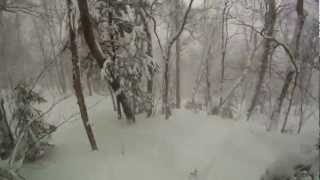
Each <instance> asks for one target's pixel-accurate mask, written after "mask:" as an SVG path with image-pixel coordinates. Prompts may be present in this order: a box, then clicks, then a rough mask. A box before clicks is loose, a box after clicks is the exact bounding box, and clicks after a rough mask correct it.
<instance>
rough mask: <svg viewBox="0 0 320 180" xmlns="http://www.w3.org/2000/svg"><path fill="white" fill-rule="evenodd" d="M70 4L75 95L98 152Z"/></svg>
mask: <svg viewBox="0 0 320 180" xmlns="http://www.w3.org/2000/svg"><path fill="white" fill-rule="evenodd" d="M67 4H68V6H67V7H68V18H69V33H70V50H71V54H72V58H71V60H72V67H73V70H72V76H73V88H74V91H75V95H76V97H77V101H78V105H79V110H80V115H81V119H82V122H83V125H84V127H85V130H86V133H87V136H88V139H89V141H90V145H91V149H92V150H98V147H97V144H96V140H95V137H94V134H93V131H92V128H91V125H90V122H89V117H88V112H87V107H86V103H85V99H84V96H83V91H82V87H81V79H80V68H79V55H78V49H77V44H76V33H75V30H74V29H73V28H74V22H72V18H71V16H72V15H71V11H72V9H71V8H72V2H71V0H67Z"/></svg>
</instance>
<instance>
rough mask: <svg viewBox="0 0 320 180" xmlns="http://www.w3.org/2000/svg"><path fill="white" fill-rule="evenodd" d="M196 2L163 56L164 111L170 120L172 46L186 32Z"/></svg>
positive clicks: (190, 5)
mask: <svg viewBox="0 0 320 180" xmlns="http://www.w3.org/2000/svg"><path fill="white" fill-rule="evenodd" d="M193 2H194V0H190V2H189V5H188V8H187V10H186V12H185V13H184V16H183V19H182V23H181V25H180V26H179V29H178V31H177V32H176V33H175V35H174V36H173V37H172V38H171V39H170V41H169V42H168V45H167V47H166V49H165V51H166V52H165V53H166V54H164V55H163V60H164V63H165V65H164V81H165V82H164V86H165V87H164V91H165V92H164V97H163V103H164V110H165V118H166V119H169V117H170V115H171V110H170V105H169V99H168V98H169V61H170V57H171V47H172V45H173V44H174V43H175V42H176V40H177V39H178V38H179V37H180V35H181V33H182V32H183V30H184V27H185V25H186V23H187V18H188V15H189V13H190V10H191V7H192V4H193Z"/></svg>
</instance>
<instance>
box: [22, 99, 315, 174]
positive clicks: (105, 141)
mask: <svg viewBox="0 0 320 180" xmlns="http://www.w3.org/2000/svg"><path fill="white" fill-rule="evenodd" d="M86 101H87V105H88V107H90V108H89V109H90V110H89V117H90V119H91V121H92V125H93V130H94V132H95V135H96V140H97V143H98V148H99V151H96V152H92V151H90V146H89V142H88V139H87V137H86V134H85V131H84V128H83V126H82V122H81V120H80V119H79V116H76V119H73V120H72V121H70V122H69V123H66V124H65V125H64V126H62V127H60V128H59V129H58V131H57V132H56V133H55V134H54V135H53V137H52V143H53V144H55V147H54V148H53V150H52V152H50V153H49V155H48V157H46V158H45V159H43V160H40V161H38V162H36V163H32V164H26V165H25V166H24V168H23V169H22V170H21V171H20V173H21V174H22V175H23V176H24V177H26V179H30V180H57V179H59V180H89V179H94V180H127V179H130V180H213V179H214V180H231V179H236V180H257V179H259V177H260V176H261V175H262V174H263V173H264V172H265V170H266V168H267V167H269V165H270V164H272V163H273V162H275V161H276V160H277V159H278V158H279V157H282V156H284V155H290V154H295V153H301V152H308V153H309V154H310V151H311V150H310V149H312V148H313V147H312V145H314V144H315V143H316V136H317V133H316V132H317V126H316V125H315V124H313V125H312V124H311V125H310V123H312V122H311V121H310V122H308V123H309V125H308V126H307V127H308V131H307V130H305V131H303V134H301V135H286V134H285V135H283V134H280V133H277V132H271V133H267V132H266V131H265V129H264V128H263V127H261V125H260V124H261V123H253V122H244V121H241V120H238V121H235V120H230V119H222V118H220V117H218V116H207V115H206V114H205V113H193V112H190V111H187V110H179V111H174V115H173V116H172V117H171V118H170V119H169V120H164V117H163V116H156V117H153V118H145V115H142V116H139V117H137V123H136V124H134V125H128V124H127V123H126V122H125V121H124V120H117V117H116V113H115V112H113V110H112V104H111V100H109V99H107V98H106V97H102V96H93V97H87V98H86ZM76 105H77V104H76V100H75V98H74V97H72V98H69V99H68V100H66V101H63V102H62V103H61V104H60V105H59V106H58V107H56V108H55V109H54V110H53V112H52V113H51V115H50V116H48V117H47V118H49V120H50V122H55V123H59V122H60V121H61V120H63V117H64V118H68V117H69V116H70V115H72V114H74V113H76V112H77V106H76ZM257 122H259V121H257ZM314 123H316V122H314ZM309 127H310V128H309Z"/></svg>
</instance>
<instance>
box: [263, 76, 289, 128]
mask: <svg viewBox="0 0 320 180" xmlns="http://www.w3.org/2000/svg"><path fill="white" fill-rule="evenodd" d="M293 76H294V71H290V72H288V74H287V77H286V79H285V81H284V84H283V87H282V90H281V94H280V96H279V98H278V100H277V104H276V107H275V108H274V110H273V112H272V115H271V118H270V124H269V127H268V129H267V130H268V131H270V130H271V129H272V125H273V124H276V123H277V122H278V120H279V118H280V115H281V109H282V104H283V101H284V99H285V97H286V96H287V92H288V89H289V86H290V84H291V82H292V79H293ZM286 124H287V122H286V121H285V122H284V123H283V126H282V129H281V132H284V131H285V126H286Z"/></svg>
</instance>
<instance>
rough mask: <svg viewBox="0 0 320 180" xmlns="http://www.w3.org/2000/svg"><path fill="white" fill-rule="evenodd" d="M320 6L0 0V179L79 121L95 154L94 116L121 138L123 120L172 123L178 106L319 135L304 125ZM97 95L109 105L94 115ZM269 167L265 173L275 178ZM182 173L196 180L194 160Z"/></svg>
mask: <svg viewBox="0 0 320 180" xmlns="http://www.w3.org/2000/svg"><path fill="white" fill-rule="evenodd" d="M318 7H319V2H318V1H317V0H291V1H283V0H1V2H0V32H1V33H0V63H1V64H0V90H1V92H0V158H1V161H0V179H8V180H9V179H10V180H11V179H24V175H23V173H22V174H21V173H20V169H23V167H24V166H25V164H26V163H27V162H30V163H35V164H36V163H37V161H38V160H39V159H43V158H44V157H49V156H50V155H49V154H50V153H51V152H52V151H53V154H54V152H55V150H54V149H56V147H55V143H54V142H55V141H54V140H51V137H52V136H53V137H55V135H56V136H59V131H60V130H61V131H68V128H70V127H68V126H71V125H70V124H72V123H71V122H73V121H74V119H75V118H79V119H81V120H82V125H81V126H82V127H83V129H84V130H82V129H77V128H76V129H77V130H74V131H76V132H80V133H81V134H85V135H86V137H87V139H86V140H88V141H89V143H90V146H91V149H92V150H94V151H102V152H104V150H105V148H106V147H105V146H104V145H103V143H102V145H101V146H100V144H99V134H100V132H98V131H96V130H95V129H100V128H101V127H100V126H99V127H95V123H96V122H98V120H99V118H100V119H101V120H103V121H105V122H108V123H109V122H110V121H111V122H112V123H111V124H110V123H109V124H110V126H111V127H116V128H120V130H119V132H120V131H121V132H122V134H124V135H123V136H125V135H126V133H128V132H130V130H129V129H125V128H124V127H123V126H125V127H126V128H127V126H128V127H130V128H133V129H135V128H139V127H140V126H142V125H141V124H143V123H144V122H146V123H145V124H148V123H150V122H153V120H154V119H161V120H164V122H161V123H168V122H167V121H170V122H172V123H177V122H180V121H179V118H181V117H180V116H179V113H181V112H185V114H187V112H192V115H194V114H195V115H198V116H196V118H193V119H195V120H197V118H200V116H201V117H202V115H204V116H205V117H206V120H210V119H212V118H213V119H216V118H221V119H223V121H225V122H228V121H229V120H232V122H237V123H238V122H241V123H243V124H251V125H252V126H253V125H256V124H258V125H257V126H258V127H257V128H254V129H255V130H256V129H259V128H260V129H263V130H262V132H263V133H266V134H268V133H270V134H272V136H273V135H274V136H276V135H277V137H278V136H279V138H278V139H281V138H283V137H295V136H297V139H298V138H299V137H304V134H308V137H309V134H312V137H314V138H317V139H319V132H318V133H314V131H312V132H311V131H310V128H309V127H312V125H311V124H312V123H313V122H316V125H319V123H320V122H319V119H320V59H319V34H318V33H319V9H318ZM95 98H96V99H99V100H101V101H106V102H110V103H109V104H108V105H107V106H105V107H101V108H104V110H100V111H101V112H100V113H99V116H98V118H97V115H95V114H94V113H91V110H92V109H93V110H97V109H99V108H100V106H101V105H99V106H98V105H94V106H92V99H95ZM69 101H70V102H72V103H70V104H68V105H67V106H65V105H62V104H64V103H65V102H69ZM109 106H110V107H112V108H110V110H109ZM73 107H75V109H76V112H75V113H72V112H73ZM98 107H99V108H98ZM61 108H62V110H61ZM57 109H58V110H57ZM111 109H112V110H111ZM57 111H61V112H66V113H68V114H69V115H70V116H69V117H67V116H66V115H63V116H62V115H61V114H60V115H58V114H59V113H60V112H59V113H57ZM182 114H183V113H182ZM113 117H116V118H113ZM50 118H52V119H53V120H51V119H50ZM185 118H186V119H188V117H185ZM115 119H119V120H121V121H116V120H115ZM145 119H147V120H148V121H144V120H145ZM165 120H167V121H165ZM99 121H100V120H99ZM122 122H125V123H124V124H125V125H123V124H121V123H122ZM113 123H115V124H116V125H114V124H113ZM187 123H188V121H186V122H184V123H183V124H187ZM197 124H201V122H200V121H199V123H197ZM149 125H150V124H149ZM177 126H178V125H177ZM186 126H187V125H186ZM190 126H192V125H190ZM217 126H219V125H218V124H217ZM160 127H163V126H161V125H159V128H160ZM174 127H176V126H174ZM239 127H242V126H239ZM140 128H141V127H140ZM150 128H152V127H150ZM215 128H217V127H215ZM313 128H315V126H313ZM70 129H72V128H70ZM73 129H74V128H73ZM181 129H183V128H177V131H179V130H181ZM317 129H318V128H317ZM127 130H128V131H127ZM255 130H253V131H255ZM106 131H107V130H106ZM125 131H127V132H126V133H124V132H125ZM70 132H73V131H71V130H70ZM112 132H113V131H112ZM154 132H156V130H155V131H154ZM262 132H261V133H262ZM106 133H111V132H106ZM163 133H164V134H165V133H166V132H163ZM185 133H186V134H188V133H190V134H192V132H185ZM277 133H278V134H277ZM97 134H98V135H97ZM190 134H189V135H190ZM275 134H276V135H275ZM185 136H187V135H185ZM217 136H220V134H217ZM270 136H271V135H270ZM97 137H98V138H97ZM78 138H79V139H80V138H83V137H78ZM121 138H122V136H121V137H119V142H120V141H121V143H122V140H121ZM207 138H208V141H209V139H210V137H207ZM53 139H54V138H53ZM101 139H102V138H101ZM101 139H100V141H102V140H101ZM297 141H298V140H297ZM58 142H59V141H58ZM66 143H67V142H66ZM314 145H315V143H313V146H314ZM318 145H319V142H318ZM57 146H58V145H57ZM110 146H112V145H110ZM124 146H125V145H121V153H122V154H125V150H124ZM98 147H99V149H98ZM100 147H101V148H100ZM101 149H102V150H101ZM107 149H108V148H107ZM312 149H313V150H314V149H316V148H315V147H313V148H312ZM313 150H312V151H313ZM60 151H61V150H60ZM106 151H108V150H106ZM182 151H183V150H182ZM310 151H311V150H310ZM317 158H318V157H317ZM277 160H278V159H277ZM299 163H300V164H299ZM275 164H280V162H279V161H275ZM269 165H270V166H272V167H271V168H270V169H272V168H273V165H272V164H271V163H269V164H268V167H269ZM296 165H300V166H299V168H298V167H297V166H296ZM309 166H310V167H309ZM307 167H309V169H308V168H307ZM290 168H291V169H290V170H292V171H293V172H294V173H293V174H294V175H287V176H283V177H282V176H281V178H282V179H283V180H284V179H290V180H291V179H293V178H295V179H297V180H298V179H299V180H303V177H304V178H306V177H310V178H312V179H313V180H315V179H316V178H317V176H319V171H318V170H315V165H313V164H312V163H311V164H310V163H309V164H308V163H304V162H298V164H294V165H293V166H292V167H290ZM306 168H307V169H306ZM268 170H269V169H268V168H267V170H266V173H265V174H261V173H260V175H261V176H260V177H261V179H262V180H278V179H279V178H280V175H279V176H277V175H270V173H269V174H268ZM270 171H273V170H270ZM280 171H281V170H280ZM230 173H232V172H230ZM303 173H304V175H302V174H303ZM190 174H191V175H190V176H191V178H193V179H198V178H199V177H198V176H199V175H198V172H197V169H195V170H194V171H192V172H191V173H190ZM271 174H272V173H271ZM293 176H294V177H293ZM302 176H303V177H302ZM281 178H280V179H281ZM93 179H94V178H93ZM211 179H212V178H211ZM222 179H223V178H222ZM282 179H281V180H282Z"/></svg>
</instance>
